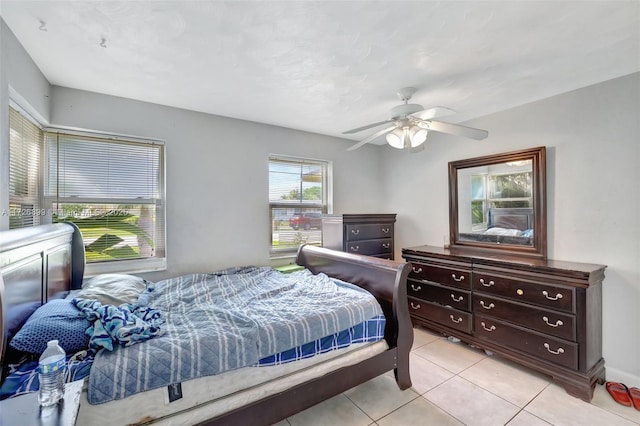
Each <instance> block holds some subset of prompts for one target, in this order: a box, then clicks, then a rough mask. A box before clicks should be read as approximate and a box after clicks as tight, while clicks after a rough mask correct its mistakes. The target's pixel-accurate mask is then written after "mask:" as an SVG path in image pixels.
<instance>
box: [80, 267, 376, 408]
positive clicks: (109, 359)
mask: <svg viewBox="0 0 640 426" xmlns="http://www.w3.org/2000/svg"><path fill="white" fill-rule="evenodd" d="M138 304H139V305H141V306H149V307H152V308H155V309H159V310H160V311H161V312H162V314H163V315H164V317H165V320H166V322H165V324H164V325H163V328H165V334H164V335H162V336H159V337H155V338H153V339H151V340H147V341H145V342H142V343H139V344H137V345H133V346H129V347H121V346H118V347H115V348H114V351H113V352H109V351H104V350H103V351H100V352H98V354H97V355H96V357H95V359H94V362H93V366H92V368H91V375H90V376H89V390H88V400H89V402H90V403H92V404H100V403H103V402H108V401H111V400H114V399H121V398H125V397H127V396H130V395H133V394H135V393H138V392H143V391H146V390H150V389H155V388H158V387H163V386H167V385H169V384H171V383H178V382H182V381H185V380H189V379H193V378H196V377H202V376H209V375H214V374H219V373H222V372H224V371H228V370H233V369H236V368H240V367H245V366H249V365H254V364H256V363H257V362H258V360H260V359H261V358H264V357H267V356H269V355H272V354H276V353H279V352H283V351H285V350H287V349H290V348H294V347H296V346H301V345H302V344H304V343H307V342H310V341H313V340H317V339H320V338H321V337H323V336H328V335H331V334H334V333H337V332H339V331H341V330H346V329H348V328H350V327H352V326H354V325H356V324H358V323H361V322H363V321H365V320H368V319H370V318H373V317H375V316H378V315H382V310H381V308H380V306H379V304H378V302H377V301H376V300H375V298H374V297H373V296H372V295H371V294H370V293H368V292H366V291H365V290H362V289H361V288H359V287H357V286H354V285H351V284H347V283H342V282H335V281H334V280H332V279H330V278H328V277H327V276H326V275H324V274H319V275H315V276H314V275H312V274H311V273H310V272H309V271H308V270H303V271H298V272H294V273H291V274H282V273H280V272H278V271H275V270H273V269H271V268H268V267H244V268H231V269H226V270H224V271H220V272H217V273H215V274H194V275H186V276H182V277H178V278H173V279H169V280H165V281H161V282H158V283H156V284H154V285H152V286H149V287H148V288H147V290H145V292H143V293H142V295H141V296H140V298H139V300H138Z"/></svg>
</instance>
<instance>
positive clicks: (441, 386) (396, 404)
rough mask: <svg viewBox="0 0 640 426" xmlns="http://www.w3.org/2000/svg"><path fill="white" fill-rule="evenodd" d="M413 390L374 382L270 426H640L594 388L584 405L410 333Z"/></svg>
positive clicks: (462, 349)
mask: <svg viewBox="0 0 640 426" xmlns="http://www.w3.org/2000/svg"><path fill="white" fill-rule="evenodd" d="M411 380H412V382H413V387H412V388H411V389H407V390H405V391H400V390H399V389H398V387H397V386H396V383H395V380H394V378H393V373H392V372H390V373H387V374H385V375H382V376H379V377H376V378H375V379H372V380H370V381H368V382H366V383H363V384H362V385H360V386H357V387H355V388H353V389H350V390H348V391H347V392H344V393H342V394H340V395H338V396H336V397H334V398H332V399H329V400H327V401H324V402H322V403H320V404H318V405H315V406H313V407H311V408H309V409H308V410H305V411H303V412H301V413H298V414H296V415H295V416H292V417H289V418H288V419H286V420H283V421H282V422H279V423H277V426H288V425H291V426H310V425H327V426H334V425H340V426H342V425H349V426H351V425H353V426H359V425H362V426H368V425H379V426H392V425H393V426H403V425H407V426H409V425H437V426H440V425H490V426H495V425H509V426H538V425H540V426H542V425H544V426H548V425H556V426H560V425H578V426H598V425H602V426H613V425H640V411H638V410H635V409H634V408H632V407H625V406H623V405H620V404H618V403H616V402H615V401H614V400H613V399H611V397H610V396H609V394H608V393H607V391H606V390H605V389H604V386H596V390H595V395H594V397H593V400H592V401H591V404H588V403H586V402H584V401H582V400H580V399H577V398H574V397H572V396H570V395H568V394H566V393H565V391H564V389H562V388H561V387H559V386H557V385H555V384H553V383H551V382H550V380H549V378H547V377H546V376H543V375H540V374H538V373H536V372H534V371H531V370H528V369H526V368H523V367H520V366H518V365H517V364H513V363H511V362H509V361H506V360H504V359H501V358H499V357H497V356H488V355H486V354H485V353H484V352H483V351H480V350H477V349H474V348H471V347H469V346H467V345H465V344H464V343H452V342H449V341H448V340H447V339H446V338H444V337H441V336H439V335H436V334H433V333H431V332H429V331H427V330H425V329H423V328H416V329H414V344H413V348H412V351H411Z"/></svg>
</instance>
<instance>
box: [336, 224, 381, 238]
mask: <svg viewBox="0 0 640 426" xmlns="http://www.w3.org/2000/svg"><path fill="white" fill-rule="evenodd" d="M344 234H345V235H344V238H345V241H360V240H372V239H374V238H391V237H393V224H391V223H367V224H347V225H345V227H344Z"/></svg>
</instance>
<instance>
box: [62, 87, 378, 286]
mask: <svg viewBox="0 0 640 426" xmlns="http://www.w3.org/2000/svg"><path fill="white" fill-rule="evenodd" d="M52 99H53V102H52V112H51V121H52V122H53V123H55V124H56V125H62V126H71V127H80V128H84V129H91V130H97V131H107V132H115V133H123V134H129V135H135V136H143V137H151V138H159V139H162V140H165V141H166V164H167V167H166V169H167V174H166V181H167V188H166V189H167V251H168V270H167V271H166V272H163V273H154V274H148V275H147V277H148V278H150V279H159V278H161V277H167V276H176V275H179V274H181V273H188V272H196V271H214V270H216V269H219V268H222V267H228V266H233V265H245V264H259V265H265V264H268V263H269V247H270V244H271V240H270V219H269V217H270V216H269V208H268V207H269V204H268V185H269V182H268V157H269V154H281V155H292V156H300V157H307V158H316V159H323V160H330V161H332V162H333V171H334V173H333V202H334V212H335V213H367V212H371V213H384V211H381V210H380V208H381V205H382V200H383V197H382V192H381V190H380V186H381V179H382V178H381V177H379V176H378V175H379V168H380V165H379V161H380V158H381V155H380V150H379V149H376V147H373V146H368V147H364V148H363V149H359V150H358V151H355V152H347V151H346V149H347V147H349V145H350V143H351V142H350V141H347V140H344V139H339V138H332V137H328V136H321V135H317V134H312V133H306V132H300V131H295V130H291V129H285V128H281V127H275V126H268V125H263V124H258V123H252V122H247V121H241V120H235V119H230V118H224V117H219V116H213V115H208V114H202V113H196V112H192V111H187V110H181V109H176V108H170V107H164V106H160V105H154V104H149V103H145V102H138V101H132V100H128V99H124V98H118V97H113V96H105V95H100V94H96V93H90V92H84V91H80V90H74V89H69V88H63V87H56V86H54V87H53V88H52Z"/></svg>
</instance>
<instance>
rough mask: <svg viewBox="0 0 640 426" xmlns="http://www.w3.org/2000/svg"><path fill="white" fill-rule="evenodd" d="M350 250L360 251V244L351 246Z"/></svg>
mask: <svg viewBox="0 0 640 426" xmlns="http://www.w3.org/2000/svg"><path fill="white" fill-rule="evenodd" d="M349 250H351V251H358V250H360V246H355V247H354V246H349Z"/></svg>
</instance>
